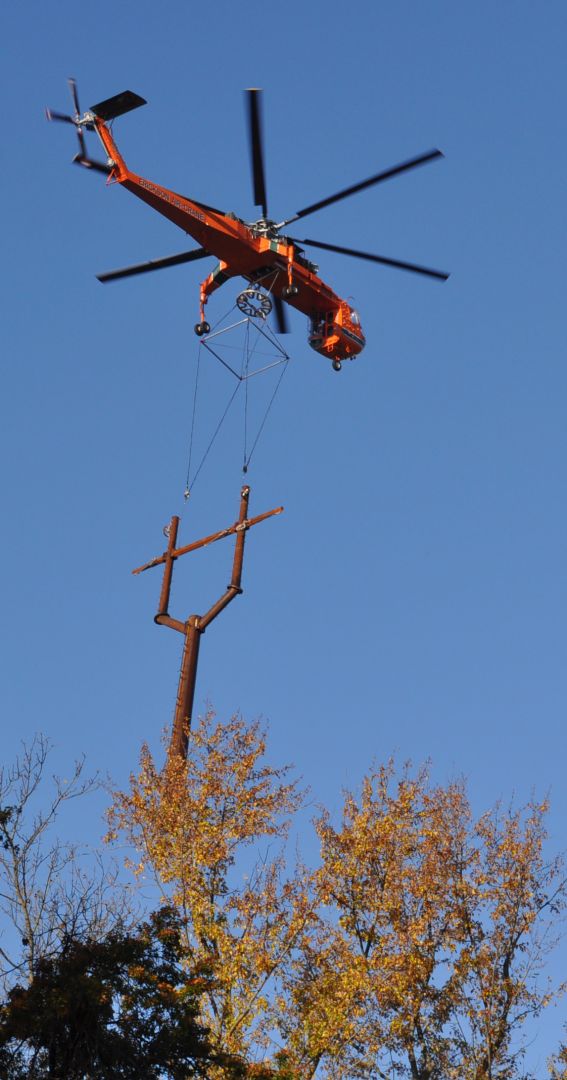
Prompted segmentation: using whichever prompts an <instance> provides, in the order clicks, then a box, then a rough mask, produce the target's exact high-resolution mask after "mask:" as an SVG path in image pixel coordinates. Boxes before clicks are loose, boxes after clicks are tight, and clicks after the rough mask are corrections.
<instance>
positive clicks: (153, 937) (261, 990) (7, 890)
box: [0, 716, 567, 1080]
mask: <svg viewBox="0 0 567 1080" xmlns="http://www.w3.org/2000/svg"><path fill="white" fill-rule="evenodd" d="M43 760H44V759H43V758H41V760H40V761H39V763H38V760H37V756H36V758H34V757H33V755H32V756H31V757H28V758H27V759H26V758H24V759H23V763H22V762H21V763H20V770H19V772H18V771H17V770H16V772H13V773H11V774H10V776H11V777H12V787H11V788H10V789H8V788H6V787H5V789H4V799H3V802H2V804H1V805H0V843H1V845H2V850H1V852H0V877H1V878H2V888H1V890H0V894H1V897H2V903H3V906H4V911H5V913H6V914H8V915H11V917H12V922H13V925H14V927H15V928H16V930H17V931H18V934H19V935H20V939H21V940H22V949H21V959H20V961H18V958H17V956H16V955H15V951H14V949H12V951H9V950H8V949H7V948H3V949H2V950H0V956H1V957H2V958H3V961H4V976H5V985H6V997H5V1001H4V1003H3V1005H2V1007H1V1010H0V1073H1V1075H2V1076H4V1075H5V1076H6V1077H7V1080H23V1077H24V1076H25V1077H30V1078H37V1080H42V1078H43V1077H54V1078H63V1077H65V1078H67V1080H90V1078H92V1077H95V1076H96V1077H97V1078H101V1080H106V1078H107V1077H109V1078H110V1077H125V1078H129V1077H132V1078H133V1077H139V1076H144V1077H145V1078H146V1077H147V1078H148V1080H152V1077H154V1078H155V1080H158V1078H161V1077H163V1078H164V1080H167V1078H169V1080H182V1078H190V1077H205V1076H206V1077H207V1080H232V1078H234V1080H315V1078H317V1080H319V1078H320V1080H355V1078H360V1080H362V1078H367V1080H396V1078H397V1080H405V1078H407V1080H542V1078H541V1076H538V1077H533V1078H532V1076H531V1074H530V1072H529V1069H527V1068H526V1066H525V1058H524V1050H525V1041H524V1037H523V1032H524V1031H525V1030H528V1031H529V1032H530V1035H531V1034H533V1030H534V1029H533V1024H532V1026H531V1027H529V1026H528V1027H527V1028H526V1022H527V1021H529V1020H530V1019H531V1020H536V1019H537V1017H538V1016H539V1015H540V1013H541V1011H542V1010H543V1009H544V1008H545V1007H546V1006H547V1005H548V1004H549V1003H550V1002H552V1001H554V1000H555V999H556V998H557V995H558V992H559V990H560V988H559V987H554V986H552V985H551V984H550V983H549V982H548V981H547V980H546V979H545V963H546V959H547V954H548V953H549V952H550V951H551V950H552V949H553V948H554V946H555V943H556V939H557V932H558V928H559V921H560V919H561V917H562V913H563V911H564V908H565V901H566V895H567V887H566V882H565V877H564V872H563V863H562V860H561V858H560V857H550V856H549V854H548V851H547V838H546V829H545V822H546V814H547V809H548V808H547V803H546V801H538V800H537V799H532V800H530V801H529V802H528V803H527V804H526V805H525V806H514V805H510V806H506V805H504V804H502V803H499V804H496V805H495V806H494V807H492V808H490V809H489V810H487V811H486V812H485V813H483V814H481V815H480V816H475V814H474V813H473V810H472V808H471V804H470V801H469V798H468V795H467V791H466V786H465V783H464V782H463V781H458V782H457V781H453V782H451V783H448V784H441V783H434V782H433V781H432V780H431V778H430V775H429V772H428V770H427V769H426V768H419V769H412V768H411V767H409V766H407V767H405V768H403V769H397V768H396V767H395V764H394V763H393V762H389V763H386V764H384V765H376V766H373V767H371V768H370V769H369V770H368V772H367V775H366V776H365V777H364V778H363V781H362V784H361V786H360V789H359V790H358V791H349V792H345V793H344V797H343V805H342V811H341V812H340V814H338V815H332V814H331V813H330V812H328V811H327V810H325V809H324V808H322V809H320V810H319V812H318V814H317V816H316V818H315V821H314V826H315V832H316V837H317V839H318V843H319V850H320V858H319V860H318V861H317V863H316V865H313V866H306V865H304V864H303V862H302V861H301V859H299V857H298V856H297V855H296V856H295V857H294V858H293V859H292V858H290V855H289V851H288V850H287V847H286V844H288V835H289V830H290V826H291V824H292V823H293V822H294V821H295V820H297V819H296V815H297V813H298V811H299V810H300V809H301V808H302V807H303V806H304V803H305V795H304V793H303V792H302V791H301V789H300V787H299V785H298V783H297V782H296V781H295V780H294V779H293V777H292V775H291V772H290V769H289V768H288V767H283V768H280V767H275V766H273V765H271V764H269V763H268V762H267V761H266V738H265V733H264V731H263V730H262V728H261V726H260V725H259V724H246V723H245V722H244V720H243V719H242V718H240V717H233V718H232V719H231V720H230V721H228V722H226V723H221V722H217V721H216V719H215V718H214V717H213V716H206V717H204V718H203V719H202V720H201V721H200V722H199V724H198V725H196V727H195V729H194V730H193V731H192V732H191V736H190V745H189V756H188V759H187V761H186V762H184V761H182V760H181V759H180V758H177V759H170V760H169V761H168V762H167V764H166V765H165V767H164V768H159V767H158V766H157V765H156V762H155V761H154V758H153V756H152V754H151V753H150V751H149V749H148V748H147V747H145V746H144V747H143V748H142V752H141V758H140V766H139V769H138V771H137V772H136V773H135V774H133V775H132V776H131V778H130V784H129V786H128V788H127V789H126V790H124V791H115V792H114V794H113V798H112V805H111V808H110V811H109V815H108V817H109V829H108V837H107V839H108V840H109V841H110V842H113V841H118V840H119V841H120V842H122V843H123V842H124V841H125V842H126V843H127V845H128V850H129V853H130V854H129V858H128V866H129V868H130V870H131V871H133V874H134V878H135V881H136V882H137V884H138V886H140V888H141V891H140V896H142V895H143V894H146V895H147V891H148V889H151V890H153V896H154V904H156V905H157V910H155V911H154V912H153V914H151V915H150V916H149V917H146V918H145V920H140V919H139V918H134V917H133V914H132V910H131V907H129V906H128V904H127V903H125V900H124V897H123V896H121V893H120V890H121V889H123V888H124V886H123V884H121V881H120V879H119V878H118V877H117V876H116V875H115V874H111V875H110V877H108V876H107V877H106V878H105V884H104V888H103V887H102V885H101V882H100V881H99V880H98V879H97V880H96V881H93V879H88V882H90V884H88V882H87V879H85V878H84V877H81V876H80V875H79V876H78V877H77V874H76V873H75V872H74V871H73V873H72V874H71V878H70V880H71V882H74V886H73V887H72V888H69V887H68V886H67V887H66V888H65V889H64V890H63V892H62V891H61V883H60V882H58V880H56V875H55V874H54V873H51V874H50V875H48V876H47V877H45V874H43V871H42V868H44V867H46V866H47V867H51V866H53V865H55V866H59V865H60V866H61V868H62V871H65V870H66V869H67V870H69V867H71V868H72V867H73V859H74V854H73V852H72V851H70V850H68V849H66V848H63V847H62V846H61V845H60V844H59V842H58V841H55V843H54V846H53V845H52V846H51V847H49V845H48V844H47V831H48V826H50V827H51V826H52V825H53V821H54V816H55V812H56V810H57V805H58V804H57V802H55V803H53V802H51V803H50V804H49V806H50V807H51V809H50V810H49V813H46V814H44V815H43V816H42V815H39V818H38V817H37V815H36V816H35V817H34V818H32V819H31V821H29V820H27V818H26V808H27V802H26V799H25V798H24V797H23V793H24V794H25V791H27V790H28V789H29V786H30V785H29V783H28V782H27V781H26V776H28V777H29V775H31V776H32V777H33V778H34V790H36V788H37V786H38V784H39V779H40V774H41V771H42V767H43ZM26 762H27V764H26ZM34 763H35V764H34ZM26 770H27V771H26ZM30 770H31V772H30ZM38 770H39V771H38ZM75 783H76V784H77V785H78V788H77V794H86V793H88V790H89V785H88V784H86V786H85V782H83V781H82V780H81V778H80V773H79V775H78V777H77V780H76V781H75ZM18 785H19V788H18ZM57 790H59V791H61V790H62V789H57ZM9 794H10V796H11V801H8V795H9ZM54 807H55V809H53V808H54ZM302 820H303V818H302ZM38 821H40V822H42V823H43V825H42V827H41V828H38V827H37V823H38ZM34 823H35V825H34ZM46 844H47V847H46ZM54 853H55V854H54ZM54 859H55V862H54V861H53V860H54ZM57 860H59V861H57ZM73 875H74V876H73ZM63 876H65V874H63ZM67 877H68V875H67ZM30 881H33V882H35V892H34V889H32V888H29V887H27V885H26V883H29V882H30ZM85 883H87V884H88V887H87V885H86V884H85ZM63 895H65V896H66V897H67V901H66V903H65V904H64V903H63V902H62V897H63ZM105 896H108V904H109V906H108V907H107V908H106V907H105V904H104V902H103V901H104V897H105ZM38 897H39V899H38ZM28 927H29V928H30V929H29V930H28V929H27V928H28ZM29 934H32V935H33V941H32V939H31V938H30V937H29V936H28V935H29ZM31 945H33V949H32V948H31V947H30V946H31ZM31 954H33V955H31ZM566 1061H567V1058H566V1054H565V1046H564V1045H563V1044H561V1043H560V1044H559V1046H558V1049H557V1053H556V1054H555V1056H554V1057H553V1058H552V1059H551V1060H550V1063H549V1076H550V1077H552V1078H553V1080H565V1078H566V1077H567V1069H566Z"/></svg>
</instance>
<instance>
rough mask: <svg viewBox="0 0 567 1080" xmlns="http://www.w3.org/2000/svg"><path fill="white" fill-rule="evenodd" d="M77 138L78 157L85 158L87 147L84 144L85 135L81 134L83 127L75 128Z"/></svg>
mask: <svg viewBox="0 0 567 1080" xmlns="http://www.w3.org/2000/svg"><path fill="white" fill-rule="evenodd" d="M77 138H78V140H79V157H81V158H86V157H87V148H86V146H85V136H84V134H83V129H82V128H80V127H78V128H77Z"/></svg>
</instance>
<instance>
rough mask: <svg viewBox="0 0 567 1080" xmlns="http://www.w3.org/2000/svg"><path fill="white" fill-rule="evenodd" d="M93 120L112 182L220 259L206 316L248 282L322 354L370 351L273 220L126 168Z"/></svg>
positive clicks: (355, 321)
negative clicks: (301, 320) (224, 293)
mask: <svg viewBox="0 0 567 1080" xmlns="http://www.w3.org/2000/svg"><path fill="white" fill-rule="evenodd" d="M88 120H89V124H92V127H94V129H95V130H96V132H97V133H98V135H99V138H100V140H101V142H102V144H103V146H104V149H105V151H106V154H107V156H108V162H109V165H110V168H111V171H110V174H109V178H108V182H109V183H118V184H121V185H122V187H124V188H126V190H127V191H131V192H132V194H133V195H136V196H137V198H139V199H141V200H142V201H143V202H145V203H147V204H148V205H149V206H151V207H152V209H153V210H157V211H158V213H160V214H162V215H163V216H164V217H166V218H168V219H169V221H172V222H173V224H174V225H177V226H178V227H179V228H180V229H183V231H184V232H185V233H187V234H188V235H189V236H192V237H193V239H194V240H196V241H197V243H198V244H199V245H200V246H201V248H203V249H204V251H205V252H207V253H208V254H210V255H212V256H214V257H216V258H217V259H218V260H219V265H218V266H217V267H216V269H215V270H213V272H212V273H211V274H209V276H208V277H207V278H206V279H205V281H203V283H202V284H201V292H200V306H201V318H202V319H203V318H204V306H205V304H206V303H207V301H208V298H209V296H210V295H211V293H213V292H214V291H215V290H216V289H217V288H219V287H220V286H221V285H222V284H224V282H225V281H227V279H229V278H232V277H242V278H244V279H245V280H246V281H247V282H249V283H251V284H253V285H255V286H259V285H261V286H262V287H264V288H265V289H266V290H267V291H268V292H269V293H270V294H271V295H272V296H275V297H278V298H280V299H281V300H283V301H284V302H285V303H286V304H288V305H289V306H290V307H293V308H295V309H296V310H298V311H301V312H303V313H304V314H305V315H307V316H308V318H309V320H310V332H309V344H310V345H311V347H312V348H313V349H315V351H316V352H318V353H320V354H321V355H322V356H324V357H326V358H327V359H329V360H331V361H333V362H334V363H337V364H339V363H340V362H341V361H343V360H351V359H353V358H354V357H355V356H356V355H357V354H358V353H360V352H361V351H362V349H363V348H364V346H365V338H364V335H363V333H362V328H361V325H360V320H359V318H358V314H357V312H356V311H354V310H353V308H351V306H350V304H348V303H347V301H346V300H342V299H341V297H340V296H338V295H337V294H336V293H335V292H334V291H333V289H331V288H330V286H329V285H327V284H326V283H325V282H324V281H323V280H322V279H321V278H320V277H319V276H318V274H317V272H316V271H317V269H318V268H317V267H316V266H315V264H314V263H311V262H310V261H309V260H308V259H306V258H305V256H304V255H303V252H302V250H301V249H300V248H298V246H297V244H295V243H293V242H291V241H289V240H288V239H287V238H286V237H284V236H279V235H278V234H277V233H276V229H275V227H273V223H271V222H267V221H259V222H255V223H253V224H248V223H247V222H245V221H243V220H242V219H240V218H238V217H236V215H234V214H227V213H224V212H222V211H220V210H216V209H214V208H212V207H209V206H206V205H205V204H203V203H200V202H198V201H196V200H193V199H190V198H187V197H186V196H185V195H179V194H178V193H177V192H175V191H170V190H169V189H168V188H165V187H163V186H162V185H161V184H156V183H154V182H153V181H150V180H146V179H145V178H144V177H142V176H138V175H137V174H136V173H133V172H131V170H130V169H129V168H128V167H127V166H126V164H125V162H124V160H123V158H122V157H121V155H120V153H119V151H118V149H117V147H116V144H115V142H114V139H113V137H112V134H111V132H110V130H109V128H108V126H107V124H106V123H105V121H104V120H102V119H101V118H100V117H98V116H96V115H94V114H92V113H91V114H90V115H89V117H88Z"/></svg>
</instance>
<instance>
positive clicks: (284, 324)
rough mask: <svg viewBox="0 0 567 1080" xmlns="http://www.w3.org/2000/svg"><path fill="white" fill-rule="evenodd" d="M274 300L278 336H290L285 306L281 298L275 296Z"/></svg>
mask: <svg viewBox="0 0 567 1080" xmlns="http://www.w3.org/2000/svg"><path fill="white" fill-rule="evenodd" d="M272 299H273V301H274V314H275V317H276V327H277V331H278V334H289V323H288V321H287V313H286V310H285V304H284V302H283V300H282V298H281V296H273V297H272Z"/></svg>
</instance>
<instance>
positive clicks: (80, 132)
mask: <svg viewBox="0 0 567 1080" xmlns="http://www.w3.org/2000/svg"><path fill="white" fill-rule="evenodd" d="M67 82H68V83H69V90H70V93H71V100H72V102H73V107H74V109H75V112H74V115H73V116H71V115H70V114H69V113H61V112H57V111H56V110H55V109H46V110H45V115H46V117H47V119H48V120H59V121H61V122H62V123H64V124H73V125H74V127H75V131H76V132H77V138H78V140H79V152H78V154H75V157H74V158H73V164H75V165H83V166H84V168H86V169H93V170H94V171H95V172H100V173H104V174H105V176H108V174H109V172H110V167H109V166H108V165H104V164H103V163H102V162H101V161H93V160H92V159H91V158H90V157H89V156H88V154H87V147H86V143H85V132H84V129H85V128H86V129H87V131H92V130H93V123H92V118H89V115H88V114H87V113H85V114H84V115H81V108H80V105H79V95H78V93H77V83H76V81H75V79H71V78H69V79H68V80H67Z"/></svg>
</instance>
